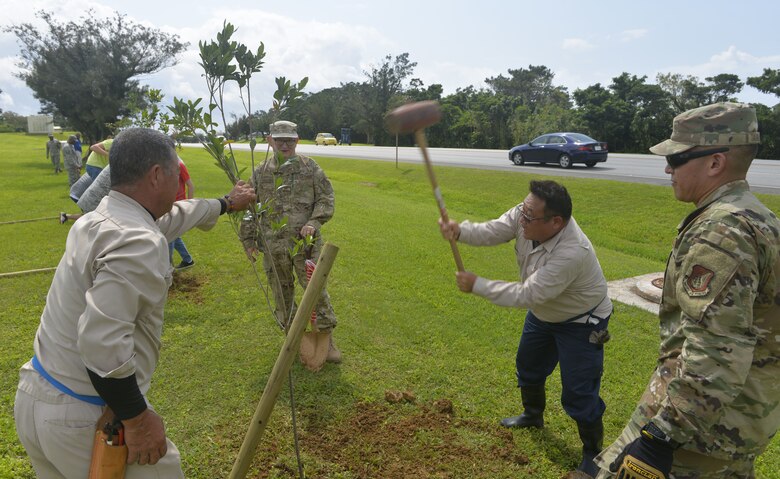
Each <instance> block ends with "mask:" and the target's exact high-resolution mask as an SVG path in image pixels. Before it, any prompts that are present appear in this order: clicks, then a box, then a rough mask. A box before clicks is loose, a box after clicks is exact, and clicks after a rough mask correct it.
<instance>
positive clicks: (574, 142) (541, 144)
mask: <svg viewBox="0 0 780 479" xmlns="http://www.w3.org/2000/svg"><path fill="white" fill-rule="evenodd" d="M509 161H511V162H512V163H514V164H516V165H522V164H525V163H558V164H559V165H561V168H571V167H572V166H573V165H574V163H585V165H586V166H587V167H589V168H591V167H593V166H596V163H601V162H604V161H607V144H606V143H604V142H600V141H596V140H594V139H593V138H591V137H589V136H587V135H583V134H582V133H549V134H547V135H542V136H540V137H538V138H534V139H533V140H532V141H530V142H529V143H526V144H524V145H520V146H516V147H514V148H512V149H511V150H509Z"/></svg>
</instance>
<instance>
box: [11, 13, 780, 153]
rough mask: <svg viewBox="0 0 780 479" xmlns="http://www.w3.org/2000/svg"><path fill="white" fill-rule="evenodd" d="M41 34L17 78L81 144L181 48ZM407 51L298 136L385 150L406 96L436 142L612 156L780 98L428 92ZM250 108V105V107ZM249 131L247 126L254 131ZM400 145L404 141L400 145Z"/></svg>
mask: <svg viewBox="0 0 780 479" xmlns="http://www.w3.org/2000/svg"><path fill="white" fill-rule="evenodd" d="M38 16H39V17H40V18H41V19H42V20H43V21H44V23H45V27H36V26H34V25H32V24H30V23H22V24H18V25H11V26H10V27H7V28H6V31H8V32H11V33H13V34H15V35H16V37H17V40H18V41H19V44H20V47H21V60H20V65H21V66H22V67H23V70H22V72H21V73H19V74H18V76H19V77H20V78H22V79H23V80H24V81H25V82H26V84H27V85H28V86H29V87H30V88H31V89H32V90H33V92H34V95H35V97H36V98H37V99H38V100H39V101H40V102H41V104H42V105H43V108H42V111H41V112H42V113H50V114H53V115H54V117H55V121H56V122H57V123H58V124H62V125H63V126H67V127H70V128H73V129H76V130H79V131H81V132H82V133H83V134H84V137H85V139H86V140H87V141H90V142H94V141H99V140H101V139H103V138H104V137H105V136H106V135H107V134H110V133H115V131H113V130H115V129H117V128H120V127H121V126H122V125H123V124H125V123H126V121H125V119H126V118H128V117H131V116H132V115H134V114H137V112H139V111H143V110H144V109H145V108H147V107H148V106H149V101H148V98H149V89H148V87H146V86H143V85H141V84H140V82H139V80H138V77H139V76H140V75H147V74H151V73H154V72H157V71H160V70H161V69H163V68H166V67H168V66H171V65H174V64H175V63H176V61H177V60H176V57H177V55H178V54H180V53H181V52H182V51H184V49H185V48H186V47H187V45H186V44H185V43H182V42H181V41H180V40H179V38H178V36H176V35H171V34H167V33H163V32H161V31H159V30H157V29H154V28H150V27H146V26H143V25H139V24H136V23H133V22H131V21H129V20H128V19H127V18H126V17H125V16H124V15H121V14H119V13H116V14H115V16H114V17H111V18H107V19H100V20H98V19H94V17H93V16H92V15H89V16H88V17H87V19H86V20H83V21H79V22H66V23H62V22H58V21H56V20H55V17H54V16H53V15H52V14H51V13H47V12H39V13H38ZM416 66H417V63H416V62H413V61H411V59H410V57H409V54H408V53H402V54H400V55H396V56H393V55H387V56H385V57H384V58H382V59H381V60H380V61H379V63H378V64H376V65H374V66H372V67H370V68H369V70H367V71H365V72H364V76H365V80H364V81H362V82H349V83H342V84H340V85H339V86H337V87H332V88H326V89H324V90H322V91H319V92H316V93H304V96H303V98H302V99H301V100H300V101H298V102H296V103H295V105H293V106H291V107H290V108H289V109H288V111H287V112H286V114H285V116H286V118H285V119H287V120H291V121H294V122H296V123H298V125H299V132H300V134H301V136H302V137H303V138H308V139H313V138H314V136H315V135H316V134H317V133H318V132H330V133H333V134H334V135H335V136H336V137H337V138H338V137H339V133H340V131H341V129H342V128H349V129H350V130H351V140H352V141H353V142H359V143H368V144H374V145H393V144H395V142H396V138H395V137H394V136H392V135H390V134H389V133H388V132H387V131H386V129H385V128H384V116H385V114H386V113H387V112H388V111H390V110H392V109H393V108H395V107H397V106H398V105H401V104H403V103H406V102H409V101H420V100H437V101H439V103H440V104H441V108H442V113H443V115H442V120H441V121H440V122H439V123H437V124H436V125H433V126H431V127H430V128H428V130H427V135H428V141H429V143H430V144H431V145H432V146H439V147H451V148H487V149H509V148H511V147H512V146H515V145H517V144H521V143H526V142H528V141H530V140H531V139H533V138H534V137H536V136H538V135H541V134H544V133H549V132H553V131H577V132H581V133H585V134H587V135H589V136H591V137H593V138H595V139H597V140H599V141H604V142H607V143H608V144H609V149H610V150H612V151H619V152H626V153H631V152H634V153H646V152H647V149H648V147H650V146H652V145H654V144H655V143H658V142H659V141H661V140H663V139H665V138H668V136H669V133H670V131H671V125H672V119H673V118H674V116H675V115H677V114H679V113H681V112H683V111H685V110H688V109H690V108H694V107H697V106H701V105H705V104H708V103H712V102H716V101H736V98H737V96H738V95H739V93H741V92H742V90H743V89H744V88H746V87H749V88H755V89H757V90H759V91H761V92H764V93H769V94H773V95H776V96H780V70H772V69H769V68H766V69H764V72H763V74H762V75H760V76H756V77H748V78H746V79H745V80H744V82H743V80H742V79H740V78H739V77H738V76H737V75H733V74H728V73H723V74H719V75H716V76H713V77H707V78H704V79H703V80H701V79H699V78H697V77H695V76H690V75H680V74H676V73H667V74H660V75H658V76H657V77H656V78H655V79H654V83H653V82H651V81H649V80H648V78H647V77H646V76H641V77H640V76H636V75H633V74H630V73H627V72H624V73H622V74H621V75H619V76H617V77H615V78H613V79H612V80H611V82H610V83H609V84H608V85H602V84H600V83H596V84H595V85H590V86H588V87H586V88H578V89H576V90H574V91H573V92H570V91H569V90H568V89H567V88H566V87H563V86H561V85H556V84H555V81H554V79H555V74H554V72H553V71H552V70H550V68H548V67H547V66H544V65H529V66H528V67H527V68H518V69H508V70H507V73H506V74H500V75H497V76H495V77H490V78H486V79H485V86H483V87H479V88H477V87H474V86H466V87H462V88H458V89H457V90H456V91H455V92H454V93H451V94H448V95H444V90H443V87H442V85H441V84H436V83H434V84H431V85H427V86H426V85H424V84H423V82H422V81H421V80H420V79H418V78H416V77H415V76H414V69H415V67H416ZM754 106H755V107H756V110H757V113H758V120H759V130H760V132H761V137H762V146H761V150H760V151H759V157H761V158H773V159H780V145H778V140H777V139H778V138H779V137H780V107H778V105H775V106H773V107H769V106H766V105H763V104H755V105H754ZM247 111H249V110H247ZM252 116H253V121H252V124H254V125H260V126H256V127H254V128H250V126H249V125H250V122H249V119H248V118H247V115H246V112H244V113H243V114H241V115H235V114H233V115H232V116H230V118H231V120H232V121H229V122H227V124H226V125H225V129H226V131H225V135H226V136H228V137H230V138H233V139H243V138H248V137H254V136H257V135H263V134H264V133H265V131H264V129H267V125H268V124H269V123H270V121H268V120H270V119H271V117H272V115H271V113H270V112H267V111H256V112H253V113H252ZM22 118H24V117H21V116H20V115H16V114H15V113H13V112H5V113H3V112H0V130H3V129H4V130H6V131H7V130H9V129H18V128H19V126H20V123H21V119H22ZM253 129H254V130H255V131H252V130H253ZM398 142H399V144H401V145H410V144H412V142H413V139H412V136H411V135H405V136H403V137H400V138H398Z"/></svg>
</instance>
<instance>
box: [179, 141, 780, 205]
mask: <svg viewBox="0 0 780 479" xmlns="http://www.w3.org/2000/svg"><path fill="white" fill-rule="evenodd" d="M185 146H189V145H185ZM233 148H234V149H240V150H249V145H248V144H240V143H238V144H233ZM260 150H262V155H264V154H265V145H262V146H261V145H258V150H256V151H260ZM428 151H429V155H430V157H431V161H433V164H434V165H447V166H457V167H461V168H479V169H487V170H505V171H523V172H527V173H538V174H542V175H550V176H574V177H580V178H601V179H609V180H617V181H625V182H634V183H652V184H657V185H670V182H669V175H667V174H666V173H664V167H665V166H666V160H664V159H663V158H662V157H659V156H654V155H637V154H622V153H610V154H609V157H608V158H607V161H606V162H605V163H599V164H597V165H596V166H595V167H593V168H587V167H586V166H585V165H581V164H576V165H574V167H573V168H571V169H564V168H561V167H559V166H558V165H552V164H548V165H524V166H516V165H514V164H513V163H512V162H510V161H509V158H508V156H507V151H506V150H472V149H459V148H429V149H428ZM297 152H298V153H301V154H303V155H307V156H335V157H339V158H359V159H364V160H380V161H396V148H395V147H388V146H316V145H298V148H297ZM397 155H398V156H397V158H398V162H401V163H422V153H421V152H420V150H419V148H417V147H399V148H398V151H397ZM747 179H748V183H750V188H751V189H752V190H753V191H757V192H760V193H769V194H780V161H772V160H755V161H754V162H753V165H752V166H751V167H750V171H749V173H748V178H747Z"/></svg>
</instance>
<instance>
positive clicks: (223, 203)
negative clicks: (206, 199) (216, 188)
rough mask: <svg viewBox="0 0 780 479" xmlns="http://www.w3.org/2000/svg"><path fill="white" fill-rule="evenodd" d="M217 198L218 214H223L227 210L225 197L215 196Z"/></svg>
mask: <svg viewBox="0 0 780 479" xmlns="http://www.w3.org/2000/svg"><path fill="white" fill-rule="evenodd" d="M217 200H219V214H221V215H224V214H225V211H227V201H226V200H225V198H217Z"/></svg>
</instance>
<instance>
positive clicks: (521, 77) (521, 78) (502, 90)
mask: <svg viewBox="0 0 780 479" xmlns="http://www.w3.org/2000/svg"><path fill="white" fill-rule="evenodd" d="M507 72H508V73H509V76H508V77H505V76H504V75H498V76H497V77H491V78H487V79H485V83H487V85H488V86H489V87H490V89H491V90H493V92H495V93H496V94H497V95H506V96H508V97H510V98H513V99H514V100H515V104H516V105H523V106H527V107H529V108H530V109H531V111H534V110H535V109H536V108H537V107H539V106H541V105H543V104H548V103H551V102H552V103H559V104H562V105H566V104H568V103H569V94H568V92H567V91H566V88H564V87H560V86H555V85H553V79H554V78H555V73H553V71H552V70H550V69H549V68H547V67H546V66H544V65H528V69H525V68H519V69H516V70H515V69H511V68H510V69H509V70H507Z"/></svg>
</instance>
